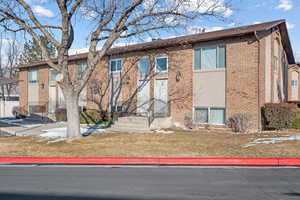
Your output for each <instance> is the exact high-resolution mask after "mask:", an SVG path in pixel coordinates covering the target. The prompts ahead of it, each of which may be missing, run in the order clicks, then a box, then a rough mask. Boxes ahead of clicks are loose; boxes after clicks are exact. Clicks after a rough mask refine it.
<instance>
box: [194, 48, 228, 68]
mask: <svg viewBox="0 0 300 200" xmlns="http://www.w3.org/2000/svg"><path fill="white" fill-rule="evenodd" d="M225 66H226V48H225V46H224V45H219V46H211V47H205V48H199V49H195V51H194V69H195V70H207V69H217V68H225Z"/></svg>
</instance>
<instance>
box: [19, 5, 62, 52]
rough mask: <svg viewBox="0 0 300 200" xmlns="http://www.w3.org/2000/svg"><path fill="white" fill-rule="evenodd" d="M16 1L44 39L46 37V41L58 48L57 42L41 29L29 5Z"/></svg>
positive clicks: (41, 26)
mask: <svg viewBox="0 0 300 200" xmlns="http://www.w3.org/2000/svg"><path fill="white" fill-rule="evenodd" d="M16 1H17V2H18V3H19V4H20V5H21V6H22V7H23V8H24V9H25V11H26V12H27V14H28V16H29V18H30V19H31V21H32V22H33V23H34V24H35V26H36V27H38V28H39V30H40V31H41V32H42V33H43V34H44V35H45V37H47V39H48V40H49V41H51V42H52V43H53V44H54V45H55V47H56V48H59V46H60V44H59V42H58V41H57V40H56V39H55V38H54V37H53V36H52V35H51V34H50V33H49V32H48V31H47V30H46V29H45V28H44V27H43V25H42V24H41V23H40V22H39V20H38V19H37V18H36V17H35V15H34V14H33V12H32V9H31V8H30V7H29V5H28V4H27V3H26V2H25V1H24V0H16Z"/></svg>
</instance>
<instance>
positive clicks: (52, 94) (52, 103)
mask: <svg viewBox="0 0 300 200" xmlns="http://www.w3.org/2000/svg"><path fill="white" fill-rule="evenodd" d="M56 103H57V90H56V85H50V87H49V112H50V113H54V112H55V109H56Z"/></svg>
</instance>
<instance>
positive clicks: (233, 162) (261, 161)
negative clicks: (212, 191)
mask: <svg viewBox="0 0 300 200" xmlns="http://www.w3.org/2000/svg"><path fill="white" fill-rule="evenodd" d="M0 164H81V165H88V164H97V165H194V166H300V158H141V157H136V158H134V157H0Z"/></svg>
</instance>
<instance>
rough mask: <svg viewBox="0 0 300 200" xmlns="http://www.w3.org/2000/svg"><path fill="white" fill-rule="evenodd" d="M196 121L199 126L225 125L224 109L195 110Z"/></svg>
mask: <svg viewBox="0 0 300 200" xmlns="http://www.w3.org/2000/svg"><path fill="white" fill-rule="evenodd" d="M194 121H195V122H196V123H198V124H212V125H222V124H225V109H224V108H195V114H194Z"/></svg>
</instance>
